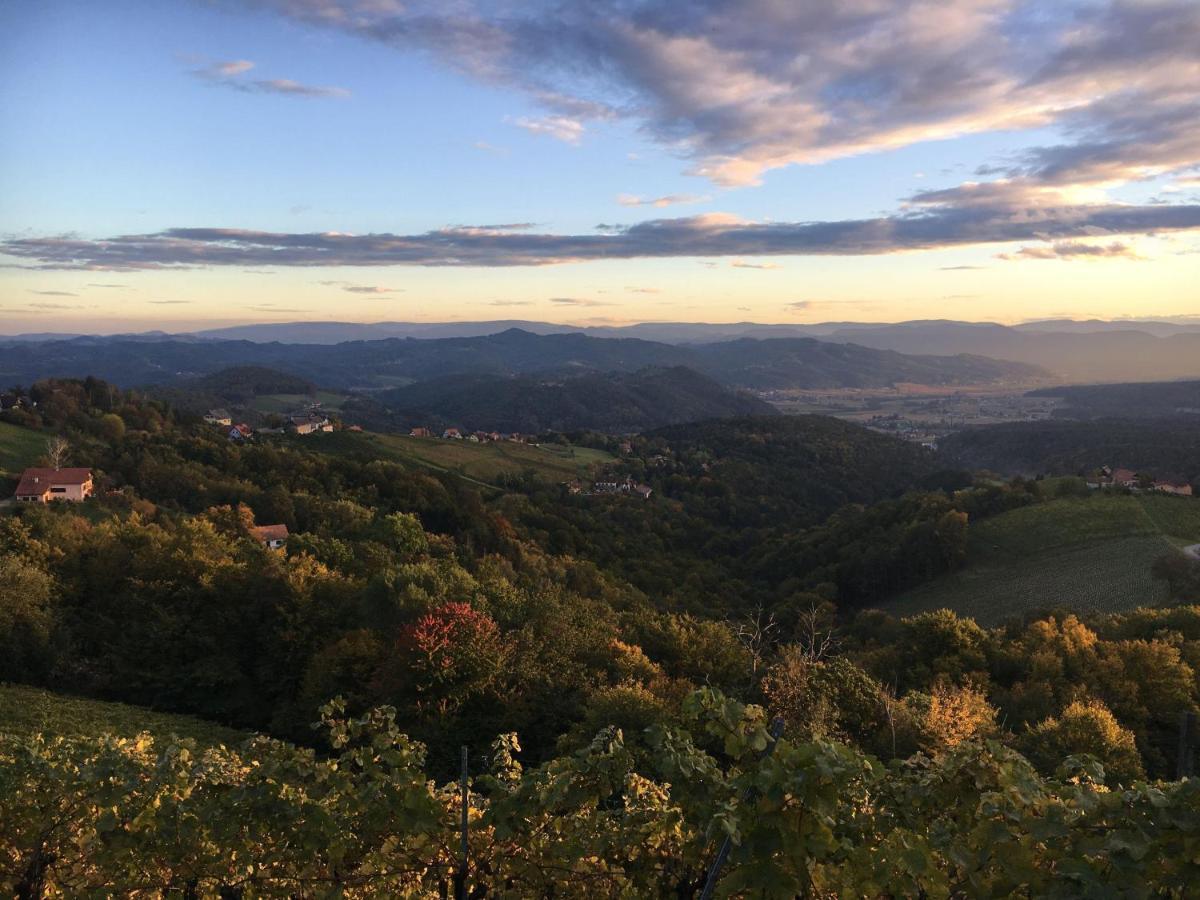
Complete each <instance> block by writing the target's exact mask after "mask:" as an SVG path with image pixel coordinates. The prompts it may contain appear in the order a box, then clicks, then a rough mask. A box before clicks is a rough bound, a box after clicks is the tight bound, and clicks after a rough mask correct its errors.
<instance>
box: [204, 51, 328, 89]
mask: <svg viewBox="0 0 1200 900" xmlns="http://www.w3.org/2000/svg"><path fill="white" fill-rule="evenodd" d="M253 68H255V65H254V63H252V62H250V60H248V59H234V60H227V61H221V60H217V61H210V62H204V63H201V64H199V65H196V66H195V67H193V68H192V69H191V70H190V71H191V74H192V75H193V76H194V77H195V78H199V79H200V80H202V81H207V82H209V83H210V84H217V85H221V86H222V87H227V88H232V89H233V90H235V91H242V92H243V93H248V94H283V95H285V96H292V97H349V96H350V92H349V91H348V90H346V89H345V88H340V87H319V86H317V85H311V84H301V83H300V82H298V81H293V80H292V79H290V78H243V77H242V76H243V75H245V74H246V73H247V72H249V71H250V70H251V69H253Z"/></svg>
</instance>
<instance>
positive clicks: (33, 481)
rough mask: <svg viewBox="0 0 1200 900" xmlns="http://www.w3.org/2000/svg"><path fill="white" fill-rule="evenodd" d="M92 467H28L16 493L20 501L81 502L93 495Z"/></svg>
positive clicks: (22, 474) (22, 475)
mask: <svg viewBox="0 0 1200 900" xmlns="http://www.w3.org/2000/svg"><path fill="white" fill-rule="evenodd" d="M93 490H94V485H93V484H92V470H91V469H42V468H33V469H26V470H25V471H24V472H23V473H21V481H20V483H19V484H18V485H17V492H16V494H15V495H14V496H15V497H16V499H17V502H18V503H48V502H49V501H51V500H66V501H68V502H71V503H81V502H83V501H84V500H86V499H87V498H88V497H90V496H91V495H92V492H93Z"/></svg>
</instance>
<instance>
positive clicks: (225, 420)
mask: <svg viewBox="0 0 1200 900" xmlns="http://www.w3.org/2000/svg"><path fill="white" fill-rule="evenodd" d="M204 421H205V422H206V423H208V424H209V425H216V426H219V427H221V428H225V429H227V431H226V435H227V437H228V438H229V440H231V441H234V442H235V443H240V442H242V441H246V440H249V439H250V438H252V437H254V434H255V430H254V429H253V428H251V427H250V426H249V425H247V424H246V423H245V422H237V423H235V422H234V421H233V416H231V415H230V413H229V410H226V409H210V410H209V411H208V412H207V413H205V414H204ZM357 430H359V431H361V430H362V429H361V428H360V429H357ZM284 431H289V432H291V433H292V434H316V433H317V432H319V431H326V432H327V431H333V423H332V422H330V421H329V418H328V417H327V416H325V415H324V414H322V413H321V412H320V411H318V410H317V409H316V408H313V409H309V410H307V411H305V412H302V413H295V414H294V415H290V416H288V418H287V424H286V427H285V428H260V429H258V433H259V434H282V433H283V432H284Z"/></svg>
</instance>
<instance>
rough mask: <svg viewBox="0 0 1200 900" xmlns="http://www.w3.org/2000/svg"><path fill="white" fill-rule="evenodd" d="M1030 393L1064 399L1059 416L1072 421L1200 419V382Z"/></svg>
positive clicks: (1079, 387) (1095, 386) (1071, 387)
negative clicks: (1192, 417)
mask: <svg viewBox="0 0 1200 900" xmlns="http://www.w3.org/2000/svg"><path fill="white" fill-rule="evenodd" d="M1030 393H1031V394H1032V395H1033V396H1042V397H1058V398H1060V399H1061V400H1062V401H1063V405H1062V406H1060V407H1058V408H1057V409H1056V410H1055V415H1058V416H1062V417H1064V418H1068V419H1100V418H1117V419H1177V418H1179V417H1181V416H1182V417H1187V416H1195V417H1200V381H1151V382H1140V383H1139V382H1135V383H1133V384H1088V385H1069V386H1063V387H1057V388H1042V389H1040V390H1036V391H1031V392H1030Z"/></svg>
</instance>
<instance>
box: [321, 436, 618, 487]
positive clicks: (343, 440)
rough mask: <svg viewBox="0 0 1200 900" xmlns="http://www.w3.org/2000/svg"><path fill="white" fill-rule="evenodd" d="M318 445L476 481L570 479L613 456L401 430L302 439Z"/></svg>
mask: <svg viewBox="0 0 1200 900" xmlns="http://www.w3.org/2000/svg"><path fill="white" fill-rule="evenodd" d="M298 440H301V441H303V442H304V443H305V446H311V447H312V448H313V449H315V450H324V451H327V452H335V453H337V452H357V453H362V452H368V453H375V454H376V455H378V456H382V457H385V458H389V459H394V460H397V461H399V462H406V463H409V464H410V465H416V466H421V467H424V468H429V469H434V470H436V471H448V472H458V473H459V474H461V475H463V476H465V477H467V478H470V479H472V480H475V481H481V482H485V483H489V484H490V483H494V482H495V481H496V479H497V478H499V477H501V476H503V475H521V474H522V473H524V472H526V471H529V470H532V471H533V472H534V474H535V475H536V476H537V477H538V478H541V479H543V480H545V481H551V482H554V481H566V480H569V479H571V478H575V477H578V476H581V475H585V474H587V471H588V469H589V468H590V467H591V466H593V465H596V464H604V463H607V462H610V461H611V460H612V456H610V455H609V454H608V453H605V452H604V451H603V450H593V449H590V448H588V447H568V446H565V445H561V444H540V445H534V444H518V443H513V442H509V441H497V442H495V443H488V444H475V443H472V442H470V441H453V440H443V439H441V438H414V437H408V436H407V435H398V434H374V433H371V432H364V433H362V434H352V433H348V432H345V431H342V432H336V433H334V434H315V435H307V436H305V437H303V438H298Z"/></svg>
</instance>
